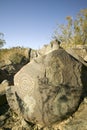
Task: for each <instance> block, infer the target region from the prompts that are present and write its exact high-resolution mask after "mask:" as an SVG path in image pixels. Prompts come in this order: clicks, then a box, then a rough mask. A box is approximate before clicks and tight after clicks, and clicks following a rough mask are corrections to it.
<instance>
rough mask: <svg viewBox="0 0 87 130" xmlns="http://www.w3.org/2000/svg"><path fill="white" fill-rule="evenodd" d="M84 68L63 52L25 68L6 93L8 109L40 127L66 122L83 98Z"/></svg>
mask: <svg viewBox="0 0 87 130" xmlns="http://www.w3.org/2000/svg"><path fill="white" fill-rule="evenodd" d="M82 74H83V65H82V63H80V62H79V61H78V60H76V59H75V58H73V57H72V56H70V55H69V54H68V53H67V52H66V51H64V50H63V49H58V50H54V51H52V52H50V53H48V54H46V55H43V56H41V57H38V58H36V59H34V60H32V61H31V62H30V63H28V64H27V65H25V66H24V67H23V68H22V69H21V70H20V71H19V72H18V73H17V74H16V75H15V77H14V86H11V87H9V88H8V90H7V99H8V102H9V105H10V107H11V108H12V109H14V111H15V112H18V114H19V115H22V116H23V118H24V119H25V120H26V121H29V122H32V123H35V124H40V125H42V126H48V125H52V124H54V123H56V122H61V121H62V120H63V119H66V118H68V117H69V116H70V115H72V114H73V112H75V111H76V109H77V108H78V105H79V103H80V101H81V97H82V94H83V87H84V84H83V80H82Z"/></svg>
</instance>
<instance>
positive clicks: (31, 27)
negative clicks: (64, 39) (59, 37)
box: [0, 0, 87, 49]
mask: <svg viewBox="0 0 87 130" xmlns="http://www.w3.org/2000/svg"><path fill="white" fill-rule="evenodd" d="M85 8H87V0H0V32H2V33H4V39H5V41H6V44H5V45H4V48H11V47H16V46H20V47H29V48H33V49H39V48H41V47H42V46H43V45H44V44H49V43H50V41H51V40H52V35H53V33H54V31H55V29H56V27H57V24H65V22H66V19H65V18H66V16H72V17H73V18H75V16H76V14H77V13H78V12H79V11H80V10H82V9H85Z"/></svg>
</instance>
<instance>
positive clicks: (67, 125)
mask: <svg viewBox="0 0 87 130" xmlns="http://www.w3.org/2000/svg"><path fill="white" fill-rule="evenodd" d="M67 51H68V52H69V53H70V54H72V55H74V57H76V58H77V59H79V58H80V60H81V61H82V62H83V63H84V64H85V65H86V62H87V48H79V47H78V48H77V49H74V50H73V51H71V49H67ZM25 52H26V56H25V57H24V58H23V57H21V58H23V59H22V60H20V62H19V63H17V64H13V63H11V60H10V59H9V58H8V59H6V60H4V62H2V63H1V62H0V83H1V84H0V90H1V91H0V130H87V94H85V95H84V98H83V100H82V101H81V103H80V104H79V106H78V109H77V111H76V112H75V113H74V114H73V115H71V116H70V117H69V118H67V119H66V120H64V121H62V122H61V123H58V124H56V125H54V126H52V127H51V126H50V127H44V128H41V126H37V125H34V124H32V123H31V122H30V123H28V124H27V123H26V122H25V121H24V120H23V119H22V118H21V119H20V118H19V117H18V116H17V115H16V113H14V112H13V111H12V110H11V109H10V107H9V105H8V103H7V101H6V96H5V91H4V90H5V89H4V90H3V89H1V88H2V87H3V86H4V84H5V85H6V82H5V83H2V82H3V81H4V80H5V79H6V80H8V84H9V85H12V84H13V77H14V75H15V73H17V71H18V70H20V68H21V67H22V66H23V65H25V64H26V63H28V62H29V61H30V60H32V59H33V58H34V57H37V56H38V55H40V54H41V55H42V53H44V49H43V51H41V50H40V51H38V53H37V51H34V50H32V51H31V50H30V49H29V50H27V51H25ZM74 52H75V53H76V55H75V53H74ZM79 52H80V53H79ZM77 55H79V57H77ZM4 57H5V56H4ZM81 58H82V59H81ZM84 60H85V62H84ZM86 84H87V83H86Z"/></svg>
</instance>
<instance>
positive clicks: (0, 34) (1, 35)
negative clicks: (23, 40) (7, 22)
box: [0, 33, 6, 48]
mask: <svg viewBox="0 0 87 130" xmlns="http://www.w3.org/2000/svg"><path fill="white" fill-rule="evenodd" d="M3 38H4V34H3V33H0V48H1V47H2V46H4V44H5V43H6V42H5V40H4V39H3Z"/></svg>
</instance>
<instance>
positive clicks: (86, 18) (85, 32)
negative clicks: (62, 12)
mask: <svg viewBox="0 0 87 130" xmlns="http://www.w3.org/2000/svg"><path fill="white" fill-rule="evenodd" d="M66 20H67V24H66V25H58V28H57V29H56V30H55V32H54V36H53V38H54V39H57V40H58V41H61V42H62V43H67V44H68V43H70V44H75V45H76V44H81V45H84V44H87V9H84V10H81V11H80V12H79V13H78V14H77V16H76V19H74V20H73V19H72V17H71V16H67V17H66Z"/></svg>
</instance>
